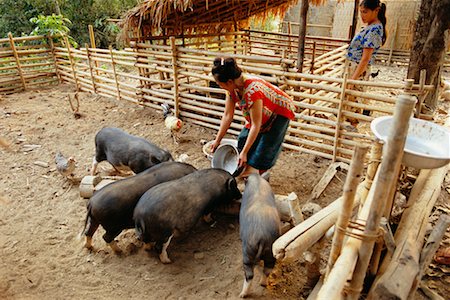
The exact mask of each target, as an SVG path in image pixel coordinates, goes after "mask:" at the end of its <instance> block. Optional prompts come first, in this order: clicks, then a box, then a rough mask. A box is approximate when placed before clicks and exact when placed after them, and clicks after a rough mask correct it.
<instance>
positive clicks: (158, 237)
mask: <svg viewBox="0 0 450 300" xmlns="http://www.w3.org/2000/svg"><path fill="white" fill-rule="evenodd" d="M240 197H241V193H240V191H239V189H238V188H237V184H236V180H235V179H234V177H232V176H231V174H230V173H228V172H227V171H224V170H221V169H204V170H199V171H196V172H194V173H192V174H189V175H186V176H184V177H183V178H180V179H177V180H173V181H170V182H166V183H162V184H160V185H157V186H155V187H153V188H151V189H150V190H148V191H147V192H146V193H145V194H144V195H142V197H141V199H140V200H139V202H138V204H137V205H136V208H135V209H134V220H135V223H136V234H137V236H138V238H139V239H140V240H142V241H143V242H144V243H145V244H146V245H147V246H148V245H149V243H151V242H155V248H156V250H157V252H158V254H159V258H160V260H161V262H163V263H170V262H171V261H170V259H169V257H168V255H167V247H168V246H169V244H170V241H171V239H172V237H174V236H175V237H177V236H179V235H182V234H185V233H187V232H188V231H190V230H191V229H192V228H193V227H194V225H195V224H196V223H197V222H198V220H199V219H200V217H201V216H205V215H208V214H209V213H210V212H211V211H212V210H213V209H214V208H215V207H216V206H217V205H221V204H225V203H229V202H231V201H232V200H235V199H239V198H240Z"/></svg>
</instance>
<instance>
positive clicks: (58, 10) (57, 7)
mask: <svg viewBox="0 0 450 300" xmlns="http://www.w3.org/2000/svg"><path fill="white" fill-rule="evenodd" d="M54 2H55V13H56V15H60V14H61V9H60V8H59V3H58V0H55V1H54Z"/></svg>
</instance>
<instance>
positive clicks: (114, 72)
mask: <svg viewBox="0 0 450 300" xmlns="http://www.w3.org/2000/svg"><path fill="white" fill-rule="evenodd" d="M109 53H110V54H111V65H112V69H113V74H114V81H115V82H116V88H117V100H119V101H120V86H119V81H118V80H117V73H116V63H115V62H114V54H113V50H112V46H111V45H109Z"/></svg>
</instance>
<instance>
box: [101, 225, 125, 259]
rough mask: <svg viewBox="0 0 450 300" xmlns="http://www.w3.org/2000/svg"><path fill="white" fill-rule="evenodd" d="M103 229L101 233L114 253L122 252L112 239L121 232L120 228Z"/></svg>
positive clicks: (119, 253)
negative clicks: (104, 231)
mask: <svg viewBox="0 0 450 300" xmlns="http://www.w3.org/2000/svg"><path fill="white" fill-rule="evenodd" d="M105 230H106V233H105V234H104V235H103V239H104V240H105V242H106V243H107V244H108V245H109V246H110V247H111V249H112V250H113V251H114V253H115V254H117V255H121V254H122V253H123V252H122V249H120V248H119V246H117V241H115V240H114V239H115V238H116V236H118V235H119V234H120V233H121V232H122V228H114V229H111V228H108V229H106V228H105Z"/></svg>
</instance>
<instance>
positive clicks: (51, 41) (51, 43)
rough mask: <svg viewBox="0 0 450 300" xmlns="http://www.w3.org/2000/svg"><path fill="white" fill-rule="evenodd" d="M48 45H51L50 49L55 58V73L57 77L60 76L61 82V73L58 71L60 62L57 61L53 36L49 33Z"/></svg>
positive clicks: (60, 81)
mask: <svg viewBox="0 0 450 300" xmlns="http://www.w3.org/2000/svg"><path fill="white" fill-rule="evenodd" d="M47 40H48V45H49V46H50V51H51V52H52V58H53V64H54V65H55V73H56V77H58V81H59V83H62V82H63V81H62V78H61V74H59V71H58V62H57V61H56V55H55V45H54V44H53V37H51V36H49V35H47Z"/></svg>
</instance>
